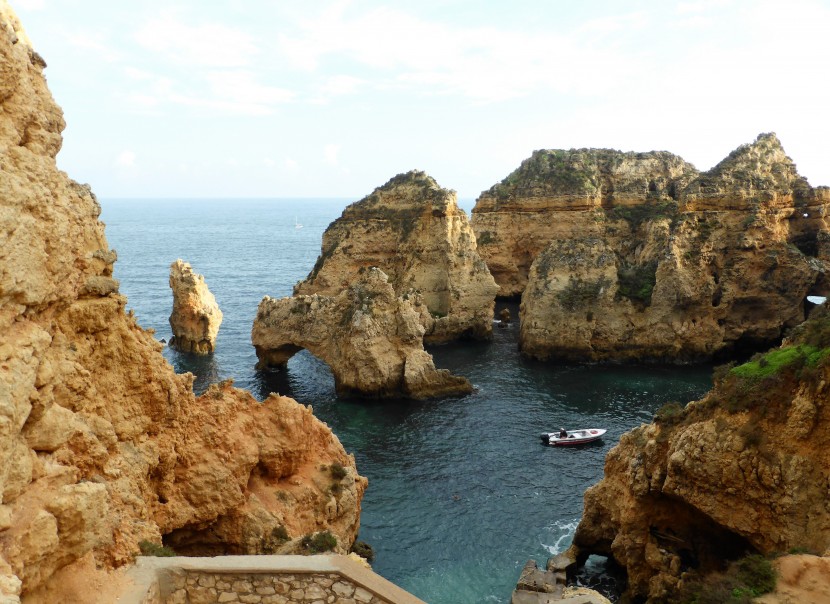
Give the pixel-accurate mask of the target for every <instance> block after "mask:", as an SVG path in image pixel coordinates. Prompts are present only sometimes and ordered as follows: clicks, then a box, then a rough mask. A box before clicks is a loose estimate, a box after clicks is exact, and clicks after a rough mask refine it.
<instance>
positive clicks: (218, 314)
mask: <svg viewBox="0 0 830 604" xmlns="http://www.w3.org/2000/svg"><path fill="white" fill-rule="evenodd" d="M170 289H171V290H173V312H172V314H171V315H170V327H171V328H172V329H173V338H172V339H171V340H170V346H171V347H173V348H176V349H178V350H181V351H183V352H193V353H196V354H208V353H210V352H213V350H214V348H215V347H216V336H217V334H218V333H219V326H220V325H221V324H222V311H221V310H219V305H218V304H217V303H216V298H214V297H213V294H212V293H210V290H209V289H208V287H207V284H206V283H205V278H204V277H203V276H202V275H199V274H198V273H194V272H193V269H192V268H191V267H190V264H188V263H187V262H184V261H182V260H176V261H175V262H174V263H173V264H171V265H170Z"/></svg>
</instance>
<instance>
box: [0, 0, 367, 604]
mask: <svg viewBox="0 0 830 604" xmlns="http://www.w3.org/2000/svg"><path fill="white" fill-rule="evenodd" d="M0 55H2V56H1V57H0V65H2V68H0V103H2V111H0V165H2V170H0V494H2V505H0V591H2V592H3V595H5V596H8V598H11V599H14V598H15V597H16V596H17V595H18V594H19V593H20V592H21V591H22V592H23V593H24V594H25V593H27V592H29V591H31V590H34V589H36V588H37V587H38V586H41V585H43V584H44V583H45V582H47V581H48V580H49V578H50V576H52V574H53V573H54V572H55V571H56V570H57V569H59V568H61V567H66V566H67V565H70V564H72V563H73V562H74V561H76V560H79V559H80V558H81V557H83V556H85V555H87V554H89V553H90V552H92V554H93V555H94V556H95V561H96V564H98V565H102V566H107V565H110V566H113V565H120V564H124V563H127V562H129V561H131V560H132V559H133V556H134V555H135V553H136V552H138V549H139V547H138V542H139V541H141V540H149V541H154V542H159V541H160V540H161V538H162V536H164V535H167V536H168V537H169V536H172V535H174V534H177V531H183V530H186V531H189V532H190V534H189V538H188V539H185V540H183V543H184V542H185V541H186V542H187V543H188V544H190V545H189V546H192V547H193V548H194V549H198V548H199V543H200V541H205V540H209V539H213V538H214V537H213V535H215V534H217V533H221V535H222V543H221V545H220V546H217V544H215V543H213V544H212V547H214V549H215V550H218V549H223V550H227V551H239V552H255V551H263V550H267V548H268V547H269V545H268V544H269V543H270V544H271V545H273V544H274V543H273V542H274V541H275V540H280V539H281V537H282V536H283V532H282V531H281V530H277V529H279V527H284V528H285V531H286V533H285V534H286V535H287V536H288V537H296V536H298V535H299V534H301V533H306V532H312V531H317V530H320V529H321V528H322V527H329V528H330V530H331V531H332V532H333V533H334V534H335V535H336V536H337V538H338V542H339V544H340V545H339V548H340V549H341V551H342V550H344V549H346V548H347V547H348V546H349V544H350V543H351V541H352V540H353V539H354V537H355V534H356V531H357V528H358V522H359V509H360V500H361V497H362V493H363V490H364V488H365V486H366V481H365V479H363V478H361V477H359V476H358V475H357V473H356V470H355V468H354V461H353V458H351V457H350V456H348V455H347V454H346V452H345V451H344V450H343V447H342V446H341V445H340V443H339V441H338V440H337V438H336V437H335V436H334V435H333V434H332V433H331V431H330V430H329V429H328V428H327V427H326V426H325V425H324V424H322V423H321V422H319V421H318V420H316V419H315V418H314V417H313V415H312V413H311V410H310V409H307V408H305V407H303V406H301V405H299V404H297V403H296V402H294V401H292V400H290V399H286V398H282V397H278V396H271V397H270V398H269V399H267V400H266V401H265V402H263V403H261V404H260V403H258V402H257V401H255V400H254V399H253V397H251V396H250V395H249V394H248V393H246V392H243V391H241V390H236V389H234V388H232V387H230V386H229V385H227V384H225V385H222V386H215V387H213V388H212V389H210V390H209V391H208V392H207V393H205V394H204V395H203V396H201V397H198V398H196V397H194V395H193V392H192V390H191V384H192V376H190V375H176V374H175V373H174V372H173V370H172V368H171V367H170V366H169V365H168V364H167V363H166V362H165V361H164V359H163V357H162V356H161V354H160V349H161V345H160V344H158V343H156V342H155V341H154V339H153V338H152V337H151V335H150V334H149V333H148V332H146V331H144V330H143V329H141V328H140V327H139V326H138V325H137V324H136V321H135V319H134V318H133V317H132V315H131V314H130V315H128V314H127V313H126V312H125V308H124V307H125V304H126V299H125V298H124V297H123V296H121V295H119V293H118V283H117V282H116V281H115V280H114V279H113V278H112V271H113V262H114V261H115V258H116V256H115V252H114V251H112V250H110V249H109V247H108V245H107V241H106V239H105V237H104V225H103V224H102V223H101V222H99V221H98V216H99V214H100V211H101V208H100V206H99V205H98V202H97V201H96V199H95V196H94V195H93V194H92V192H91V191H90V189H89V187H88V186H85V185H79V184H78V183H75V182H73V181H72V180H70V179H69V178H68V177H67V176H66V174H64V173H63V172H61V171H60V170H58V169H57V167H56V165H55V155H56V154H57V152H58V150H59V149H60V146H61V131H62V129H63V127H64V121H63V118H62V114H61V111H60V109H59V108H58V106H57V105H56V104H55V103H54V101H53V100H52V97H51V95H50V94H49V91H48V89H47V87H46V83H45V80H44V78H43V76H42V70H43V67H44V65H45V64H44V62H43V60H42V59H41V58H40V57H39V56H38V55H37V54H36V53H35V52H34V51H33V50H32V48H31V46H30V44H29V42H28V40H27V39H26V36H25V34H24V33H23V31H22V29H21V27H20V24H19V22H18V21H17V19H16V18H15V17H14V15H13V14H12V12H11V10H10V8H9V7H8V5H7V4H6V2H5V1H4V0H0ZM335 463H336V464H339V465H342V466H343V468H344V471H345V474H343V476H342V477H341V478H340V479H338V484H340V487H339V488H338V489H336V490H333V489H331V488H330V484H331V483H332V478H331V477H330V476H329V474H330V473H327V472H325V471H324V470H323V469H321V467H322V466H326V467H330V466H331V465H332V464H335ZM338 475H339V474H338ZM280 493H282V495H279V494H280ZM278 495H279V496H278ZM214 529H215V530H214ZM269 531H270V532H269ZM272 535H273V537H274V539H271V540H270V541H269V538H270V537H271V536H272ZM260 536H262V537H263V538H262V539H260V538H259V537H260Z"/></svg>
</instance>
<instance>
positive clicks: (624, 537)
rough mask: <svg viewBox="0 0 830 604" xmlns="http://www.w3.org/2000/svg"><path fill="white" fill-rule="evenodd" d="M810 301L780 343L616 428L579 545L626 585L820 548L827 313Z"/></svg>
mask: <svg viewBox="0 0 830 604" xmlns="http://www.w3.org/2000/svg"><path fill="white" fill-rule="evenodd" d="M814 312H815V313H816V316H814V317H813V318H811V319H810V320H809V321H808V322H806V323H805V324H804V325H802V326H799V328H797V330H796V331H795V332H794V334H793V336H792V338H791V339H788V340H787V342H786V344H785V346H784V347H783V348H781V349H775V350H773V351H770V352H769V353H766V354H764V355H758V356H757V357H756V358H755V359H754V360H753V361H752V362H750V363H748V364H746V365H743V366H740V367H736V368H734V369H729V367H728V366H727V367H725V368H723V369H720V370H718V371H717V372H716V375H715V388H714V389H713V390H712V392H710V393H709V394H708V395H707V396H706V397H705V398H703V399H702V400H700V401H697V402H694V403H690V404H689V405H688V406H687V407H686V408H685V409H682V408H680V407H679V406H676V405H675V406H667V407H665V408H664V409H662V410H660V411H658V413H657V415H656V417H655V423H652V424H649V425H644V426H642V427H640V428H637V429H635V430H633V431H631V432H629V433H627V434H625V435H623V436H622V438H621V439H620V443H619V444H618V445H617V446H616V447H615V448H614V449H612V450H611V452H610V453H609V454H608V456H607V457H606V463H605V477H604V478H603V480H602V481H601V482H600V483H599V484H597V485H595V486H593V487H591V488H590V489H588V491H586V493H585V511H584V515H583V518H582V520H581V522H580V524H579V526H578V528H577V531H576V535H575V537H574V545H575V547H576V548H578V553H579V555H580V556H585V555H587V554H589V553H597V554H602V555H609V556H612V557H613V558H614V559H615V560H616V561H617V562H619V563H620V564H621V565H622V566H623V567H625V568H626V570H627V572H628V585H629V591H630V593H631V595H634V596H641V597H648V598H650V599H651V600H652V601H655V602H656V601H673V600H672V594H673V593H675V590H676V589H677V587H678V584H679V583H678V582H679V580H680V578H681V576H682V574H683V573H684V572H687V571H693V570H694V571H697V572H702V573H706V572H708V571H711V570H714V569H717V568H719V567H720V566H721V565H722V563H723V562H724V560H728V559H734V558H737V557H739V556H742V555H744V554H746V553H747V552H750V553H752V552H757V553H761V554H771V553H773V552H785V551H789V550H790V549H792V548H804V549H806V550H808V551H817V552H824V551H826V550H827V548H828V546H830V508H828V506H827V485H828V484H830V448H828V447H830V430H828V428H827V426H829V425H830V390H828V387H827V384H828V382H830V360H829V359H830V314H828V312H827V310H826V309H823V308H822V310H820V311H819V310H817V311H814Z"/></svg>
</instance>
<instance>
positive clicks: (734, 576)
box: [680, 554, 776, 604]
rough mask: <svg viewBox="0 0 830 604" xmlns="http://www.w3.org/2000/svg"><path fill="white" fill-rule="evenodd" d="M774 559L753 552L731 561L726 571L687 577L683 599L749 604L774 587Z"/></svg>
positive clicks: (698, 602)
mask: <svg viewBox="0 0 830 604" xmlns="http://www.w3.org/2000/svg"><path fill="white" fill-rule="evenodd" d="M775 581H776V575H775V569H774V568H773V567H772V562H770V560H768V559H767V558H765V557H764V556H761V555H759V554H753V555H750V556H746V557H745V558H741V559H740V560H736V561H735V562H732V563H731V564H730V565H729V567H728V568H727V570H726V572H722V573H720V572H715V573H710V574H708V575H696V576H695V575H692V576H690V577H688V578H686V579H684V584H685V585H684V587H683V589H682V591H681V594H680V601H681V602H685V603H687V604H750V603H751V602H752V601H753V600H754V599H755V598H757V597H758V596H762V595H764V594H766V593H769V592H771V591H773V590H774V589H775Z"/></svg>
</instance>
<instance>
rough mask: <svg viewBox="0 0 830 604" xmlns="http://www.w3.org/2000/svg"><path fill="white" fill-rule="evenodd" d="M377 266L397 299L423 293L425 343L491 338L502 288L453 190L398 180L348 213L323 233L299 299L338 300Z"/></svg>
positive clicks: (409, 176)
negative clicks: (360, 275)
mask: <svg viewBox="0 0 830 604" xmlns="http://www.w3.org/2000/svg"><path fill="white" fill-rule="evenodd" d="M372 266H375V267H378V268H380V269H381V270H382V271H383V272H384V273H386V274H387V275H388V277H389V283H390V284H391V285H392V287H393V289H394V290H395V292H396V293H397V295H402V294H405V293H406V292H408V291H410V290H414V291H417V292H419V293H420V294H421V296H422V297H423V301H424V304H425V306H426V309H427V311H428V313H427V314H426V315H425V316H424V328H425V329H426V332H425V334H424V339H425V340H426V342H428V343H435V342H447V341H450V340H455V339H459V338H462V337H472V338H486V337H488V336H489V335H490V334H491V333H492V330H493V306H494V302H495V294H496V291H497V289H498V287H497V286H496V284H495V282H494V281H493V277H492V276H491V275H490V272H489V271H488V270H487V266H486V265H485V264H484V262H483V261H482V259H481V257H480V256H479V254H478V252H477V250H476V241H475V236H474V235H473V230H472V228H471V226H470V224H469V222H468V221H467V215H466V214H465V213H464V210H461V209H459V208H458V205H457V203H456V195H455V191H449V190H447V189H442V188H441V187H439V186H438V184H437V183H436V182H435V180H434V179H433V178H432V177H430V176H429V175H427V174H426V173H424V172H419V171H411V172H407V173H405V174H399V175H397V176H395V177H394V178H392V179H391V180H390V181H389V182H387V183H386V184H385V185H383V186H381V187H378V188H377V189H375V190H374V191H373V192H372V193H371V194H369V195H367V196H366V197H364V198H363V199H361V200H360V201H357V202H355V203H353V204H351V205H350V206H348V207H347V208H346V209H345V210H343V215H342V216H341V217H340V218H338V219H337V220H335V221H334V222H332V223H331V224H330V225H329V227H328V228H327V229H326V232H325V233H324V234H323V245H322V254H321V255H320V257H319V258H318V260H317V263H316V265H315V266H314V269H313V270H312V271H311V273H310V274H309V275H308V277H307V278H306V279H305V281H301V282H300V283H298V284H297V286H296V287H295V288H294V293H295V294H296V295H308V294H315V293H316V294H320V295H325V296H333V295H337V294H339V293H340V292H341V291H343V290H344V289H346V288H347V287H348V286H349V285H350V284H352V283H353V282H354V281H355V280H356V278H357V275H358V273H359V271H360V270H361V269H367V268H369V267H372Z"/></svg>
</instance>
